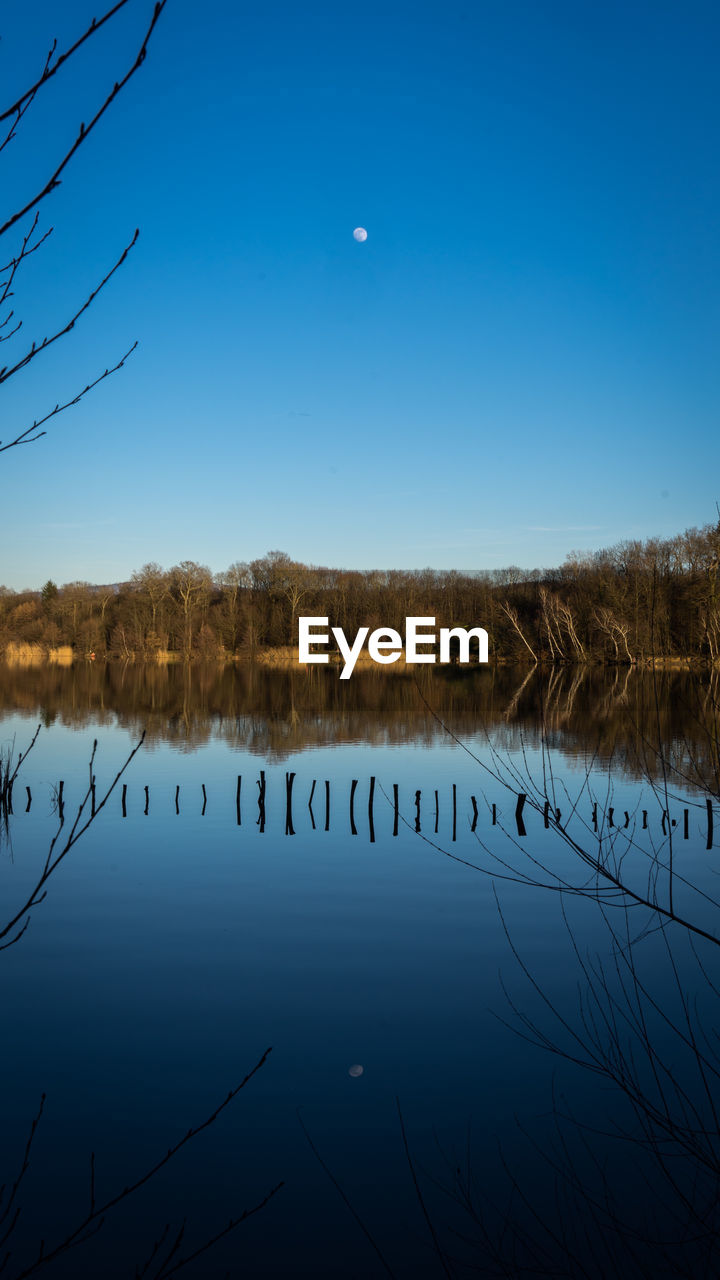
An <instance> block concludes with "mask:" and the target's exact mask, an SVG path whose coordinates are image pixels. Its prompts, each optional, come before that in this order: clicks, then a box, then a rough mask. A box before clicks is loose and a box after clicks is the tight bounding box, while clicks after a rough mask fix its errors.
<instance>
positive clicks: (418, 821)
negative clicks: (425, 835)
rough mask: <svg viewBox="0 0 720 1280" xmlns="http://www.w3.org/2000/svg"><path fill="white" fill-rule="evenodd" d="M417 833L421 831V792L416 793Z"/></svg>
mask: <svg viewBox="0 0 720 1280" xmlns="http://www.w3.org/2000/svg"><path fill="white" fill-rule="evenodd" d="M415 831H416V832H419V831H420V792H419V791H416V792H415Z"/></svg>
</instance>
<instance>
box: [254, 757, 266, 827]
mask: <svg viewBox="0 0 720 1280" xmlns="http://www.w3.org/2000/svg"><path fill="white" fill-rule="evenodd" d="M257 785H258V816H257V823H256V826H258V827H259V828H260V833H261V834H262V833H263V831H264V830H265V770H264V769H261V770H260V777H259V778H258V780H257Z"/></svg>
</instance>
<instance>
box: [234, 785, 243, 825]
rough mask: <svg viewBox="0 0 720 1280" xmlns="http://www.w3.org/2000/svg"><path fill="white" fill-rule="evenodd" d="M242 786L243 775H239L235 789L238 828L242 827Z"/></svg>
mask: <svg viewBox="0 0 720 1280" xmlns="http://www.w3.org/2000/svg"><path fill="white" fill-rule="evenodd" d="M241 786H242V774H240V773H239V774H238V780H237V787H236V788H235V816H236V817H237V824H238V826H239V827H240V826H242V823H241V821H240V788H241Z"/></svg>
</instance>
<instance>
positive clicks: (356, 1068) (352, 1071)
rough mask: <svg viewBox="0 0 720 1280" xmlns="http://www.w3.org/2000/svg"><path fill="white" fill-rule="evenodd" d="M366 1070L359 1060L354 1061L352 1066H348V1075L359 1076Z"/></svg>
mask: <svg viewBox="0 0 720 1280" xmlns="http://www.w3.org/2000/svg"><path fill="white" fill-rule="evenodd" d="M364 1070H365V1068H364V1067H361V1066H360V1063H359V1062H354V1063H353V1065H352V1066H351V1067H348V1075H349V1076H355V1078H357V1077H358V1076H361V1075H362V1074H363V1071H364Z"/></svg>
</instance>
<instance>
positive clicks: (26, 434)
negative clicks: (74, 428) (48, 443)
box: [0, 342, 137, 453]
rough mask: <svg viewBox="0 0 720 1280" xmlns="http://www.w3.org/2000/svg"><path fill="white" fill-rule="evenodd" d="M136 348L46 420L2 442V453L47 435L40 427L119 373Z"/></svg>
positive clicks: (51, 413) (57, 405)
mask: <svg viewBox="0 0 720 1280" xmlns="http://www.w3.org/2000/svg"><path fill="white" fill-rule="evenodd" d="M136 347H137V342H133V344H132V346H131V347H130V349H129V350H128V351H126V352H125V355H124V356H123V357H122V358H121V359H120V360H118V362H117V364H115V365H113V367H112V368H111V369H105V370H104V372H103V373H101V374H100V375H99V377H97V378H96V379H95V381H94V382H89V383H88V384H87V386H86V387H83V389H82V391H79V392H78V394H77V395H76V396H73V397H72V399H71V400H66V401H65V403H64V404H56V405H55V408H54V409H51V410H50V412H49V413H46V414H45V417H44V418H36V419H35V421H34V422H33V424H32V426H31V427H26V429H25V430H24V431H21V432H20V434H19V435H18V436H16V437H15V439H14V440H10V441H9V443H8V444H2V443H1V442H0V453H4V451H5V450H6V449H12V448H13V447H14V446H15V445H16V444H32V442H33V440H39V439H40V437H41V436H44V435H46V434H47V432H45V431H38V427H42V426H43V425H44V424H45V423H46V422H49V421H50V419H51V418H54V417H56V415H57V414H59V413H64V411H65V410H66V409H71V408H72V407H73V405H76V404H79V403H80V401H81V400H82V398H83V396H86V395H87V393H88V391H92V390H93V388H94V387H96V386H97V385H98V383H99V382H102V381H103V380H104V379H105V378H109V377H110V375H111V374H112V373H117V372H118V370H119V369H122V367H123V365H124V364H125V361H126V360H127V359H128V357H129V356H131V355H132V353H133V351H134V350H135V348H136ZM33 431H35V432H37V434H36V435H32V434H31V432H33Z"/></svg>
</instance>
